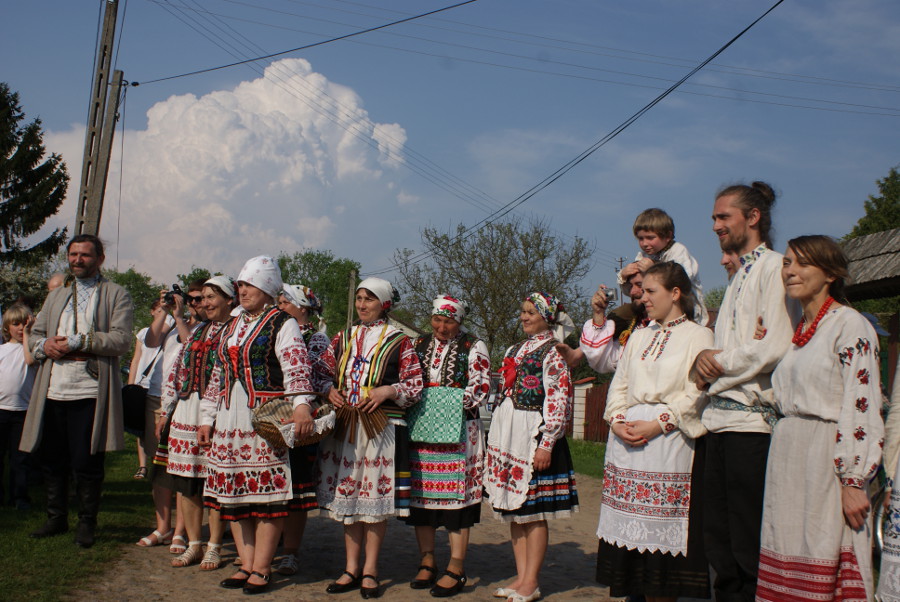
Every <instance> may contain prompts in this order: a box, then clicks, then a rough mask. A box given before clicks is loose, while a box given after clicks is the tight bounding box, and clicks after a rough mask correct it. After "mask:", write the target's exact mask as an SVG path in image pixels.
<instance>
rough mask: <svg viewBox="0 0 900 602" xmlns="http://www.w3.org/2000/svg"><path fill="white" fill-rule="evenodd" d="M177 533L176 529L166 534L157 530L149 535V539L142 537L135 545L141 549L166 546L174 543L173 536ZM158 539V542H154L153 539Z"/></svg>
mask: <svg viewBox="0 0 900 602" xmlns="http://www.w3.org/2000/svg"><path fill="white" fill-rule="evenodd" d="M173 533H175V529H169V530H168V531H166V532H165V533H160V532H159V531H158V530H157V529H154V530H153V533H151V534H150V535H148V536H147V537H141V539H140V540H139V541H138V542H137V543H136V544H134V545H136V546H138V547H140V548H152V547H154V546H164V545H166V544H169V543H172V534H173ZM154 536H155V537H156V541H155V542H154V541H153V540H152V539H150V538H151V537H154Z"/></svg>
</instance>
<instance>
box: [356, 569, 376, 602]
mask: <svg viewBox="0 0 900 602" xmlns="http://www.w3.org/2000/svg"><path fill="white" fill-rule="evenodd" d="M366 579H371V580H372V581H374V582H375V587H366V586H364V585H362V581H365V580H366ZM359 593H360V594H362V597H363V599H364V600H368V599H370V598H378V597H380V596H381V588H380V587H379V583H378V577H375V576H372V575H363V576H362V580H361V581H360V586H359Z"/></svg>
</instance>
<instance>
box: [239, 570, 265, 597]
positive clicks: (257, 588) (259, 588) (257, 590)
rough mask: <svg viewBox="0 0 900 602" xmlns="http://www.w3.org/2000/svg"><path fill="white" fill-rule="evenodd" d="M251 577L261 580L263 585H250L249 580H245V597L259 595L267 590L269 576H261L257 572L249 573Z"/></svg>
mask: <svg viewBox="0 0 900 602" xmlns="http://www.w3.org/2000/svg"><path fill="white" fill-rule="evenodd" d="M250 574H251V575H256V576H257V577H259V578H260V579H262V580H263V583H250V582H249V581H250V578H249V577H248V578H247V581H244V593H245V594H247V595H250V596H252V595H254V594H261V593H263V592H264V591H266V590H267V589H269V575H263V574H262V573H260V572H259V571H253V572H252V573H250Z"/></svg>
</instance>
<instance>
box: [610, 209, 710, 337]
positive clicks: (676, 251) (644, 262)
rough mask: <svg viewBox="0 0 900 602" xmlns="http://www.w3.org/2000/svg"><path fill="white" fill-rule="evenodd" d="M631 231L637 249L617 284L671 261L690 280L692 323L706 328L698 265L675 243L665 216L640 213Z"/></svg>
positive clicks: (657, 211)
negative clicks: (693, 302) (655, 264)
mask: <svg viewBox="0 0 900 602" xmlns="http://www.w3.org/2000/svg"><path fill="white" fill-rule="evenodd" d="M632 230H633V232H634V237H635V238H637V241H638V246H639V247H640V249H641V250H640V251H638V254H637V256H636V257H635V258H634V261H633V262H632V263H629V264H628V265H626V266H625V267H624V268H622V271H620V272H619V285H620V286H621V285H622V284H624V283H625V282H626V281H627V280H628V278H629V277H630V276H631V275H632V274H634V273H635V272H645V271H646V270H647V268H649V267H650V266H652V265H653V264H654V263H657V262H660V261H674V262H675V263H677V264H679V265H681V267H683V268H684V271H685V272H687V275H688V278H690V280H691V287H692V288H693V289H694V296H695V297H696V299H697V304H696V306H695V307H694V321H695V322H696V323H697V324H700V325H701V326H706V323H707V322H708V321H709V314H708V313H707V311H706V303H705V302H704V300H703V287H702V286H701V285H700V266H699V264H698V263H697V260H696V259H694V256H693V255H691V254H690V252H689V251H688V250H687V247H685V246H684V245H683V244H681V243H680V242H676V241H675V222H673V221H672V218H671V217H670V216H669V214H668V213H666V212H665V211H663V210H662V209H656V208H653V209H647V210H645V211H641V213H640V214H638V216H637V218H636V219H635V220H634V226H633V227H632Z"/></svg>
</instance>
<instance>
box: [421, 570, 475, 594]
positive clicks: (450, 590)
mask: <svg viewBox="0 0 900 602" xmlns="http://www.w3.org/2000/svg"><path fill="white" fill-rule="evenodd" d="M444 575H447V576H448V577H452V578H454V579H456V583H454V584H453V585H451V586H450V587H444V586H442V585H438V584H437V583H435V584H434V587H432V588H431V592H430V593H431V596H432V597H434V598H449V597H450V596H455V595H456V594H458V593H459V592H461V591H462V588H463V587H464V586H465V585H466V576H465V575H457V574H456V573H454V572H453V571H451V570H449V569H448V570H446V571H444ZM442 576H443V575H442Z"/></svg>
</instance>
